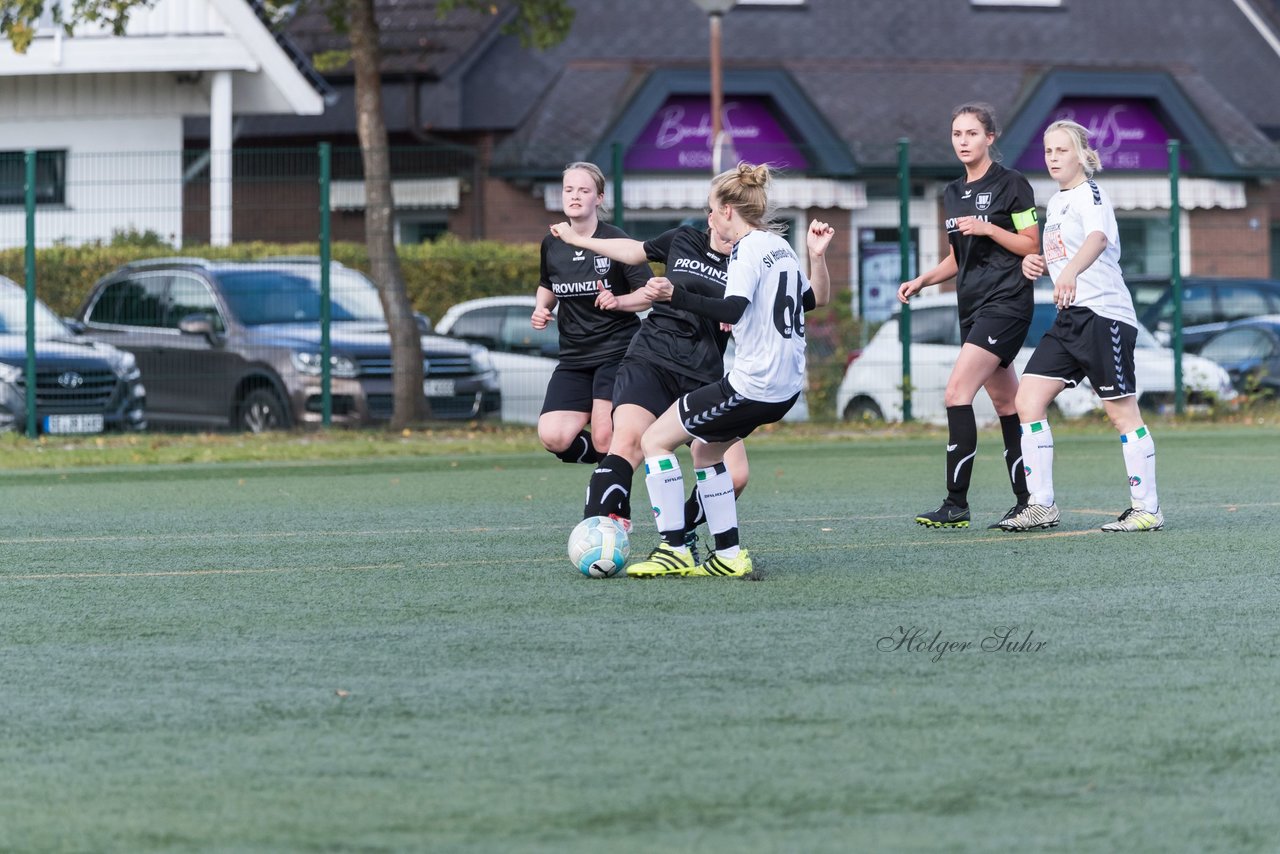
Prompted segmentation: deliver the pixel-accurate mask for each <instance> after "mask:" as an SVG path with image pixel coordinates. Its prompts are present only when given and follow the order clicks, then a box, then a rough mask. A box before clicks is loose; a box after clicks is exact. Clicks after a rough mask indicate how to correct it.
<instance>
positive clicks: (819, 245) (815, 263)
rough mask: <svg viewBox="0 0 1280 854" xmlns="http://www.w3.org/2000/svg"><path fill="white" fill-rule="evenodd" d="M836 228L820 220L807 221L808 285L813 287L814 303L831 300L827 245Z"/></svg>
mask: <svg viewBox="0 0 1280 854" xmlns="http://www.w3.org/2000/svg"><path fill="white" fill-rule="evenodd" d="M835 233H836V230H835V229H834V228H832V227H831V226H830V225H828V224H827V223H825V222H822V221H821V220H816V219H815V220H814V221H813V222H811V223H809V234H808V236H807V238H806V243H808V246H809V287H811V288H813V299H814V303H815V305H818V306H823V305H826V304H827V303H829V302H831V273H830V271H828V270H827V247H829V246H830V245H831V238H832V237H834V236H835Z"/></svg>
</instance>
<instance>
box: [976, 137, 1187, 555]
mask: <svg viewBox="0 0 1280 854" xmlns="http://www.w3.org/2000/svg"><path fill="white" fill-rule="evenodd" d="M1044 162H1045V165H1046V166H1048V167H1049V174H1050V176H1052V177H1053V179H1054V180H1055V181H1057V182H1058V192H1057V193H1056V194H1054V196H1053V198H1052V199H1050V200H1049V204H1048V207H1047V209H1046V210H1047V213H1046V216H1045V229H1044V254H1043V255H1028V256H1027V257H1026V258H1024V259H1023V261H1022V269H1023V272H1025V273H1026V274H1027V275H1028V276H1030V277H1033V278H1034V277H1036V276H1041V275H1043V274H1044V272H1045V270H1046V268H1047V269H1048V271H1049V277H1050V278H1051V279H1053V298H1054V301H1055V302H1056V303H1057V305H1058V317H1057V319H1056V320H1055V321H1054V323H1053V326H1051V327H1050V328H1049V331H1048V332H1046V333H1045V335H1044V337H1043V338H1042V339H1040V343H1039V345H1037V346H1036V351H1035V353H1033V354H1032V355H1031V360H1030V361H1029V362H1028V363H1027V367H1026V370H1024V371H1023V372H1022V385H1021V387H1020V388H1019V389H1018V398H1017V404H1018V417H1019V418H1020V419H1021V421H1022V462H1023V465H1024V467H1025V468H1024V470H1025V473H1026V476H1027V489H1029V490H1030V491H1031V500H1030V503H1028V504H1027V506H1026V507H1024V508H1023V509H1022V510H1021V511H1019V512H1018V513H1017V514H1015V515H1014V516H1012V517H1010V518H1008V519H1005V520H1004V521H1002V522H1001V523H1000V527H1001V528H1002V529H1003V530H1006V531H1027V530H1031V529H1033V528H1052V527H1053V526H1055V525H1057V524H1058V519H1059V518H1060V515H1061V514H1060V513H1059V511H1058V506H1057V505H1056V504H1055V503H1054V494H1053V432H1052V431H1051V430H1050V429H1049V422H1048V421H1047V420H1045V414H1046V412H1047V410H1048V407H1049V403H1050V402H1051V401H1052V400H1053V399H1054V398H1055V397H1057V396H1058V393H1059V392H1061V391H1062V390H1063V389H1064V388H1066V387H1067V386H1069V385H1071V386H1074V385H1076V384H1077V383H1078V382H1080V380H1081V379H1082V378H1084V377H1088V378H1089V383H1090V384H1091V385H1092V386H1093V390H1094V391H1096V392H1097V393H1098V397H1100V398H1101V399H1102V406H1103V408H1104V409H1105V410H1106V412H1107V417H1108V418H1110V419H1111V423H1112V424H1113V425H1115V428H1116V429H1117V430H1119V431H1120V449H1121V451H1122V452H1123V454H1124V464H1125V468H1126V469H1127V470H1128V473H1129V509H1127V510H1125V511H1124V512H1123V513H1121V514H1120V518H1119V519H1117V520H1116V521H1114V522H1108V523H1107V524H1105V525H1103V526H1102V530H1104V531H1125V532H1128V531H1158V530H1160V529H1161V528H1163V527H1164V516H1163V515H1162V514H1161V513H1160V499H1159V496H1158V495H1157V493H1156V446H1155V442H1153V441H1152V439H1151V431H1149V430H1148V429H1147V427H1146V425H1145V424H1143V423H1142V413H1141V412H1140V411H1139V410H1138V398H1137V388H1136V387H1135V386H1134V376H1133V346H1134V342H1135V341H1136V339H1137V335H1138V329H1137V324H1138V320H1137V317H1136V316H1135V314H1134V311H1133V300H1132V299H1131V298H1130V296H1129V289H1128V288H1127V287H1125V283H1124V277H1123V276H1122V275H1121V273H1120V236H1119V232H1118V230H1117V228H1116V214H1115V210H1114V209H1113V208H1112V207H1111V200H1110V199H1108V198H1107V194H1106V192H1105V191H1103V189H1102V188H1101V187H1099V186H1098V185H1097V184H1096V183H1094V181H1093V174H1094V173H1095V172H1097V171H1098V170H1099V169H1101V168H1102V167H1101V165H1100V164H1099V162H1098V153H1097V152H1096V151H1094V150H1093V149H1091V148H1089V134H1088V131H1087V130H1085V129H1084V128H1083V127H1081V126H1080V125H1078V124H1076V123H1075V122H1071V121H1058V122H1054V123H1053V124H1051V125H1049V127H1048V128H1047V129H1046V130H1045V132H1044Z"/></svg>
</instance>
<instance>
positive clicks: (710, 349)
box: [551, 222, 749, 562]
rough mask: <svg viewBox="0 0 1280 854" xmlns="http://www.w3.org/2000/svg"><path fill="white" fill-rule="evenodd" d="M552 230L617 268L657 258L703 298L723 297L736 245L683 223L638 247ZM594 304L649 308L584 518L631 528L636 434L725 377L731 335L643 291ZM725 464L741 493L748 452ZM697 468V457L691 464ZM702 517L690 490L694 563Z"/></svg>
mask: <svg viewBox="0 0 1280 854" xmlns="http://www.w3.org/2000/svg"><path fill="white" fill-rule="evenodd" d="M551 233H552V234H554V235H556V236H557V237H559V238H560V239H561V240H563V241H565V242H566V243H568V244H570V245H572V246H578V247H581V248H583V249H590V250H591V251H592V252H595V253H596V254H597V255H605V256H607V257H609V258H612V259H613V260H614V261H617V262H619V263H622V264H643V263H645V262H646V261H661V262H662V263H663V264H665V265H666V271H667V275H666V278H667V279H669V280H670V281H671V283H672V284H673V285H674V286H676V287H678V288H685V289H687V290H689V291H692V292H694V293H697V294H701V295H703V296H712V297H723V296H724V287H725V281H726V278H727V270H728V266H729V253H730V251H732V249H733V247H731V246H730V245H729V244H727V243H725V242H723V241H721V240H720V238H719V236H718V235H717V234H716V233H715V231H714V230H712V229H710V228H709V227H708V228H696V227H694V226H692V225H680V226H677V227H676V228H673V229H671V230H670V231H665V232H663V233H662V234H660V235H659V236H657V237H655V238H654V239H653V240H648V241H645V242H643V243H642V242H640V241H639V240H632V239H630V238H625V237H611V238H605V239H598V238H594V237H585V236H583V235H581V234H578V233H577V232H575V231H574V230H573V228H572V226H570V224H569V223H567V222H562V223H558V224H556V225H553V226H551ZM596 304H597V305H599V306H602V307H604V308H610V309H613V308H621V309H623V310H626V311H644V310H645V309H651V310H650V311H649V314H648V316H647V317H646V318H645V319H644V320H643V321H641V323H640V331H639V332H637V333H636V334H635V337H634V338H632V339H631V346H630V347H629V348H628V349H627V355H626V356H625V357H624V358H623V360H622V363H621V364H620V365H619V366H618V375H617V378H616V379H615V380H614V384H613V441H612V442H611V443H610V445H609V453H608V455H607V456H605V457H604V458H603V459H602V460H600V464H599V465H598V466H597V467H596V470H595V472H593V473H592V475H591V483H590V484H589V485H588V486H587V501H586V504H585V505H584V507H583V511H582V513H583V518H584V519H585V518H589V517H592V516H611V517H614V518H615V519H618V520H620V521H621V522H622V524H623V526H624V527H626V528H627V530H628V531H629V530H631V486H632V480H633V479H634V476H635V470H636V468H638V467H639V466H640V464H641V463H642V462H644V454H643V452H641V450H640V437H641V436H642V435H644V431H645V430H647V429H648V428H649V425H650V424H652V423H653V422H654V421H656V420H657V419H658V416H659V415H661V414H662V413H663V412H666V411H667V408H668V407H669V406H671V404H672V403H674V402H675V401H676V399H677V398H679V397H680V395H682V394H685V393H686V392H690V391H693V390H694V389H697V388H701V387H702V386H704V385H706V384H707V383H711V382H715V381H717V380H719V379H720V378H721V377H722V376H724V349H725V345H726V344H727V343H728V341H729V331H728V327H727V326H726V327H724V328H722V327H721V324H719V323H717V322H716V321H714V320H712V319H710V318H708V317H703V316H702V315H697V314H693V313H692V312H689V311H682V310H681V309H678V308H674V307H673V306H672V305H671V303H670V302H658V303H654V302H651V301H650V300H648V299H646V298H645V296H644V293H643V291H634V292H632V293H629V294H623V295H622V296H615V295H614V294H613V293H611V292H608V291H604V292H601V294H600V296H599V297H597V299H596ZM693 451H694V453H695V455H696V454H698V453H699V452H700V451H701V446H699V445H694V447H693ZM724 462H725V465H727V466H728V468H729V474H730V475H731V476H732V478H733V488H734V493H735V494H737V495H740V494H741V493H742V490H743V489H745V488H746V486H747V478H748V474H749V471H748V465H747V452H746V449H745V448H744V447H743V445H742V443H741V442H736V443H734V445H733V446H732V447H731V448H730V449H729V450H728V451H727V452H726V453H725V456H724ZM697 463H698V459H697V458H696V457H695V459H694V464H695V465H697ZM703 516H704V514H703V510H702V502H701V500H700V499H699V497H698V490H697V489H696V488H695V489H693V490H692V491H691V494H690V496H689V500H688V501H686V502H685V528H686V531H685V544H686V545H688V546H689V548H690V551H691V553H692V554H693V556H694V561H695V562H697V556H698V552H697V547H696V543H697V533H696V529H697V527H698V525H699V524H700V523H701V522H702V521H703Z"/></svg>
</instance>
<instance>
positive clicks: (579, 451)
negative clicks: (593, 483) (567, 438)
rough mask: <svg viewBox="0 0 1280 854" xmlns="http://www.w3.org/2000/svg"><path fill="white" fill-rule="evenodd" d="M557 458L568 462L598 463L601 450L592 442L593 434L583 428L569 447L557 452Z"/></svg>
mask: <svg viewBox="0 0 1280 854" xmlns="http://www.w3.org/2000/svg"><path fill="white" fill-rule="evenodd" d="M552 453H555V452H554V451H553V452H552ZM556 458H557V459H559V460H562V461H563V462H566V463H598V462H600V452H599V451H597V450H596V449H595V446H594V445H592V444H591V434H590V433H588V432H587V431H586V430H583V431H582V432H581V433H579V434H578V435H577V436H575V437H574V438H573V441H572V442H570V443H569V447H567V448H565V449H564V450H563V451H561V452H559V453H558V454H556Z"/></svg>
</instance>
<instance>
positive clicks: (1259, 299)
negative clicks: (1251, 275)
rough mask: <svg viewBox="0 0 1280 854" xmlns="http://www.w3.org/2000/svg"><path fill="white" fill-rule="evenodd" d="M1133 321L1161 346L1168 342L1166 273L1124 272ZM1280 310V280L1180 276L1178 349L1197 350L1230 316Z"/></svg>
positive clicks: (1169, 302) (1170, 324) (1170, 312)
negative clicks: (1158, 274)
mask: <svg viewBox="0 0 1280 854" xmlns="http://www.w3.org/2000/svg"><path fill="white" fill-rule="evenodd" d="M1125 281H1126V282H1127V283H1128V285H1129V291H1130V292H1131V293H1132V294H1133V306H1134V309H1135V310H1136V311H1137V313H1138V320H1139V321H1140V322H1141V323H1142V324H1143V325H1145V326H1146V327H1147V328H1148V329H1150V330H1151V332H1152V334H1154V335H1155V337H1156V340H1157V341H1159V342H1160V343H1161V344H1164V345H1165V346H1166V347H1168V346H1172V345H1173V289H1172V288H1171V287H1170V286H1169V277H1168V276H1164V277H1156V276H1134V277H1126V279H1125ZM1276 313H1280V281H1277V280H1274V279H1215V278H1207V277H1205V276H1185V277H1183V279H1182V349H1183V350H1184V351H1185V352H1187V353H1198V352H1200V348H1201V347H1203V346H1204V342H1205V341H1207V340H1209V336H1210V335H1213V333H1215V332H1218V331H1219V330H1221V329H1223V328H1225V327H1226V325H1227V324H1228V323H1230V322H1231V321H1233V320H1239V319H1241V318H1244V317H1255V316H1257V315H1260V314H1276Z"/></svg>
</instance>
